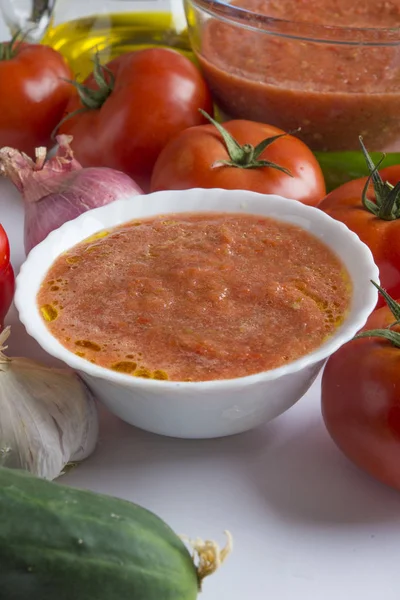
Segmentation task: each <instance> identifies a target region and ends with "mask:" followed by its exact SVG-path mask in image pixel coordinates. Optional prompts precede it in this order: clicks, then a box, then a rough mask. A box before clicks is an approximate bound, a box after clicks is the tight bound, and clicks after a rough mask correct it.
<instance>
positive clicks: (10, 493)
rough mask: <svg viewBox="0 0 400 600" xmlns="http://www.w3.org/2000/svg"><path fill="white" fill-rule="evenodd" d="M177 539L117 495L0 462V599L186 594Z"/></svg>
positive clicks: (184, 555)
mask: <svg viewBox="0 0 400 600" xmlns="http://www.w3.org/2000/svg"><path fill="white" fill-rule="evenodd" d="M197 594H198V580H197V573H196V569H195V566H194V563H193V561H192V558H191V556H190V554H189V552H188V550H187V549H186V547H185V545H184V544H183V543H182V542H181V540H180V539H179V538H178V537H177V536H176V535H175V533H174V532H173V531H172V530H171V529H170V528H169V527H168V526H167V525H166V524H165V523H164V522H163V521H162V520H161V519H159V518H158V517H157V516H156V515H154V514H152V513H150V512H149V511H147V510H145V509H144V508H141V507H139V506H137V505H135V504H131V503H129V502H126V501H124V500H118V499H116V498H111V497H108V496H104V495H101V494H95V493H93V492H89V491H84V490H77V489H73V488H69V487H66V486H62V485H59V484H56V483H51V482H49V481H45V480H43V479H38V478H36V477H33V476H31V475H29V474H27V473H25V472H23V471H17V470H15V471H14V470H11V469H6V468H0V600H194V599H195V598H197Z"/></svg>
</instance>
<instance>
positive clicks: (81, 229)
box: [15, 189, 378, 438]
mask: <svg viewBox="0 0 400 600" xmlns="http://www.w3.org/2000/svg"><path fill="white" fill-rule="evenodd" d="M187 211H203V212H204V211H224V212H243V213H252V214H259V215H268V216H270V217H274V218H276V219H279V220H281V221H286V222H289V223H294V224H296V225H298V226H300V227H302V228H304V229H306V230H307V231H309V232H311V233H313V234H314V235H316V236H317V237H318V238H320V239H321V240H322V241H323V242H325V244H327V245H328V246H329V247H330V248H332V249H333V250H334V251H335V252H336V254H337V255H338V256H339V257H340V258H341V260H342V261H343V263H344V264H345V265H346V267H347V269H348V271H349V273H350V276H351V279H352V282H353V286H354V291H353V298H352V303H351V309H350V311H349V315H348V317H347V319H346V320H345V322H344V323H343V325H342V326H341V327H340V328H339V329H338V330H337V331H336V332H335V334H334V335H333V336H332V337H331V338H330V339H329V340H328V341H327V342H326V343H324V344H323V345H322V346H320V347H319V348H318V349H317V350H315V352H311V353H310V354H307V355H306V356H303V357H302V358H300V359H298V360H296V361H294V362H292V363H290V364H286V365H285V366H283V367H280V368H278V369H273V370H271V371H265V372H262V373H258V374H256V375H250V376H248V377H241V378H237V379H230V380H222V381H206V382H193V383H184V382H182V383H181V382H174V381H154V380H150V379H140V378H135V377H132V376H129V375H123V374H120V373H116V372H114V371H111V370H108V369H105V368H103V367H99V366H96V365H94V364H92V363H90V362H88V361H86V360H84V359H83V358H79V357H78V356H76V355H75V354H73V353H72V352H69V351H68V350H67V349H66V348H64V347H63V346H62V345H61V344H60V343H59V342H58V341H57V340H56V339H55V338H54V337H53V336H52V335H51V333H50V332H49V331H48V329H47V327H46V325H45V323H44V322H43V320H42V318H41V316H40V313H39V311H38V308H37V305H36V294H37V292H38V289H39V287H40V284H41V282H42V280H43V278H44V276H45V274H46V272H47V270H48V269H49V267H50V265H51V264H52V263H53V261H54V260H55V259H56V258H57V257H58V256H59V254H61V253H62V252H64V251H65V250H68V249H69V248H71V246H74V245H75V244H77V243H78V242H80V241H82V240H84V239H85V238H87V237H89V236H90V235H92V234H94V233H95V232H97V231H99V230H101V229H104V228H109V227H112V226H115V225H119V224H121V223H125V222H127V221H130V220H132V219H137V218H141V217H146V216H152V215H158V214H167V213H172V212H187ZM371 279H373V280H374V281H378V269H377V267H376V266H375V264H374V262H373V258H372V254H371V252H370V251H369V249H368V248H367V246H365V245H364V244H363V243H362V242H361V241H360V240H359V238H358V237H357V236H356V235H355V234H354V233H352V232H351V231H350V230H349V229H348V228H347V227H346V226H345V225H343V224H341V223H339V222H337V221H334V220H333V219H332V218H331V217H329V216H327V215H326V214H324V213H323V212H321V211H320V210H318V209H316V208H310V207H308V206H305V205H303V204H301V203H300V202H296V201H294V200H286V199H284V198H281V197H278V196H265V195H262V194H256V193H253V192H247V191H241V190H237V191H227V190H219V189H213V190H201V189H193V190H189V191H179V192H175V191H174V192H157V193H154V194H149V195H147V196H135V197H134V198H132V199H131V200H122V201H118V202H114V203H113V204H109V205H108V206H103V207H101V208H98V209H95V210H91V211H89V212H87V213H85V214H83V215H81V216H80V217H78V218H77V219H75V220H73V221H70V222H68V223H65V224H64V225H63V226H62V227H60V228H59V229H57V230H56V231H53V232H52V233H51V234H50V235H49V236H48V237H47V238H46V239H45V240H44V241H43V242H42V243H41V244H39V245H38V246H36V248H34V249H33V250H32V251H31V253H30V254H29V256H28V258H27V260H26V262H25V263H24V264H23V265H22V267H21V271H20V273H19V275H18V278H17V291H16V295H15V304H16V306H17V309H18V311H19V316H20V319H21V321H22V323H23V324H24V326H25V328H26V330H27V332H28V333H29V334H30V335H31V336H32V337H33V338H35V339H36V340H37V342H38V343H39V344H40V345H41V346H42V347H43V348H44V349H45V350H46V351H47V352H48V353H49V354H51V355H53V356H55V357H56V358H58V359H61V360H62V361H64V363H66V364H67V365H69V366H70V367H72V368H73V369H75V370H76V371H78V372H79V373H80V374H81V376H82V378H83V379H84V380H85V381H86V382H87V384H88V385H89V386H90V388H91V389H92V390H93V392H94V393H95V394H96V395H97V397H98V398H99V399H100V400H101V401H102V402H103V403H104V404H105V405H106V406H107V407H108V408H109V410H111V411H112V412H113V413H115V414H116V415H118V416H119V417H120V418H121V419H123V420H124V421H127V422H128V423H131V424H133V425H136V426H138V427H141V428H142V429H146V430H148V431H152V432H155V433H159V434H163V435H168V436H174V437H183V438H211V437H219V436H226V435H231V434H234V433H239V432H242V431H246V430H248V429H251V428H253V427H255V426H257V425H259V424H261V423H264V422H266V421H269V420H271V419H273V418H274V417H276V416H277V415H279V414H281V413H283V412H284V411H285V410H287V409H288V408H289V407H291V406H292V405H293V404H294V403H295V402H297V400H299V398H301V396H302V395H303V394H304V393H305V392H306V391H307V390H308V388H309V387H310V385H311V384H312V382H313V381H314V379H315V377H316V376H317V374H318V372H319V371H320V369H321V367H322V365H323V364H324V361H325V360H326V359H327V357H328V356H329V355H330V354H332V353H333V352H335V350H337V349H338V348H339V347H340V346H341V345H342V344H344V343H345V342H347V341H348V340H350V339H351V338H352V337H353V336H354V335H355V333H356V332H357V331H358V330H359V329H360V328H361V327H362V326H363V325H364V324H365V321H366V319H367V317H368V315H369V314H370V313H371V311H372V310H373V308H374V307H375V304H376V301H377V291H376V289H375V287H374V286H373V285H372V284H371V283H370V280H371Z"/></svg>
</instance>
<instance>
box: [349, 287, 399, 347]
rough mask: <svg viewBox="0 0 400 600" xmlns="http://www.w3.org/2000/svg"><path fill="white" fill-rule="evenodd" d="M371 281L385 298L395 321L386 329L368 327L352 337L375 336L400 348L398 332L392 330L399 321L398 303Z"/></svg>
mask: <svg viewBox="0 0 400 600" xmlns="http://www.w3.org/2000/svg"><path fill="white" fill-rule="evenodd" d="M371 283H372V284H373V285H374V286H375V287H376V288H377V290H378V291H379V293H380V294H381V296H383V298H384V299H385V302H386V304H387V306H388V307H389V309H390V312H391V313H392V315H393V316H394V318H395V321H394V322H393V323H391V324H390V325H388V327H386V329H370V330H369V331H362V332H361V333H358V334H357V335H356V336H355V337H354V339H360V338H373V337H377V338H381V339H384V340H387V341H388V342H390V343H391V344H393V346H395V347H396V348H400V333H399V332H397V331H393V329H392V328H393V327H394V326H395V325H398V324H399V323H400V304H399V303H398V302H396V301H395V300H394V299H393V298H392V297H391V296H390V294H388V293H387V291H386V290H384V289H383V288H381V286H380V285H378V284H377V283H375V281H371Z"/></svg>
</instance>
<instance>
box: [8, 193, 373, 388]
mask: <svg viewBox="0 0 400 600" xmlns="http://www.w3.org/2000/svg"><path fill="white" fill-rule="evenodd" d="M215 192H217V193H218V195H219V196H220V195H221V194H222V195H224V194H229V196H230V197H232V195H233V196H238V198H240V197H242V200H241V203H242V205H243V212H244V214H256V215H257V214H260V213H259V212H255V211H252V210H251V207H248V206H247V202H249V201H251V198H254V200H256V199H259V198H260V197H261V198H263V201H265V199H266V198H268V199H269V200H270V201H272V203H277V202H279V208H281V207H282V214H287V213H288V212H290V213H291V214H293V213H294V214H295V215H296V216H299V217H300V218H301V217H303V218H308V219H309V220H310V221H312V222H313V224H318V223H325V224H328V227H330V228H331V229H332V228H333V229H335V230H336V231H337V232H338V233H340V234H341V235H342V236H343V235H346V236H347V237H348V240H349V241H351V244H352V247H353V248H354V249H355V251H356V252H358V259H359V262H360V269H364V271H366V272H367V274H366V276H368V280H371V279H372V280H374V281H375V282H377V283H379V271H378V267H377V266H376V264H375V262H374V259H373V256H372V253H371V251H370V249H369V248H368V246H366V245H365V244H364V243H363V242H361V240H360V239H359V237H358V236H357V235H356V234H355V233H353V232H352V231H351V230H350V229H349V228H348V227H347V226H346V225H344V224H343V223H341V222H339V221H336V220H334V219H333V218H332V217H330V216H329V215H327V214H326V213H324V212H323V211H322V210H320V209H318V208H315V207H311V206H307V205H305V204H303V203H301V202H299V201H296V200H290V199H287V198H283V197H281V196H278V195H275V194H259V193H257V192H251V191H247V190H222V189H219V188H214V189H206V190H205V189H202V188H192V189H190V190H179V191H168V192H165V191H160V192H153V193H151V194H147V195H146V200H148V199H149V198H150V201H151V198H152V197H156V196H160V195H161V196H163V195H166V194H174V195H175V194H177V195H184V196H185V197H187V194H193V195H194V194H197V195H199V194H204V193H207V195H209V194H213V193H215ZM140 197H141V195H140V196H137V195H132V197H128V198H125V199H121V200H117V201H115V202H112V203H110V204H107V205H105V206H101V207H99V208H95V209H92V210H90V211H87V212H85V213H82V214H81V215H80V216H78V217H76V218H75V219H73V220H71V221H67V222H66V223H64V224H63V225H62V226H61V227H59V228H58V229H55V230H54V231H52V232H51V233H50V234H49V235H48V236H47V237H46V239H45V240H43V241H42V242H41V243H40V244H38V245H37V246H35V247H34V248H33V249H32V250H31V252H30V253H29V255H28V256H27V258H26V260H25V262H24V263H23V264H22V265H21V268H20V271H19V273H18V275H17V277H16V291H15V296H14V303H15V306H16V308H17V311H18V314H19V319H20V322H21V323H22V324H23V326H24V327H25V329H26V331H27V333H28V334H29V335H30V336H31V337H32V338H33V339H35V340H36V342H37V343H38V344H39V345H40V346H41V347H42V348H43V350H45V351H46V353H47V354H49V355H50V356H52V357H54V358H57V359H58V360H60V361H62V362H63V363H64V364H65V365H67V366H68V367H70V368H72V369H73V370H75V371H78V372H82V373H84V374H85V375H88V376H91V377H94V378H97V379H103V380H107V381H109V382H113V383H116V384H120V385H123V386H128V387H140V388H143V389H148V390H152V389H153V390H155V389H163V388H165V389H169V390H171V389H173V388H175V389H178V388H181V389H183V390H187V391H191V392H193V391H195V390H207V389H212V390H214V389H217V388H220V389H221V390H223V389H224V390H228V389H235V388H237V387H238V386H240V385H246V386H247V385H256V384H258V383H265V382H268V381H274V380H277V379H279V378H281V377H283V376H285V375H289V374H294V373H297V372H299V371H302V370H303V369H305V368H307V367H310V366H312V365H315V364H316V363H318V362H320V361H324V360H326V359H327V358H328V357H329V356H330V355H332V354H333V353H334V352H336V350H338V349H339V348H340V347H341V346H342V345H343V344H344V343H346V342H347V341H350V340H351V339H352V338H353V337H354V335H355V334H356V333H357V332H358V331H359V330H360V329H361V328H362V327H363V326H364V325H365V322H366V321H367V318H368V316H369V315H370V314H371V312H372V311H373V309H374V308H375V306H376V302H377V299H378V291H377V289H376V288H375V286H373V285H372V284H371V286H370V287H369V288H368V290H366V293H365V295H364V296H363V301H364V304H363V307H362V308H361V309H360V310H359V311H358V312H357V314H356V315H355V316H354V318H353V319H351V320H350V321H349V320H348V319H345V320H344V322H343V324H342V325H341V326H340V327H339V328H338V329H337V330H336V331H335V332H334V333H333V334H332V336H331V337H330V338H329V339H328V340H327V341H326V342H324V343H323V344H321V345H320V346H318V348H316V349H315V350H314V351H313V352H310V353H308V354H305V355H304V356H301V357H299V358H298V359H296V360H295V361H292V362H290V363H288V364H285V365H282V366H280V367H277V368H275V369H270V370H268V371H261V372H258V373H254V374H251V375H246V376H243V377H235V378H232V379H215V380H207V381H190V382H189V381H188V382H185V381H172V380H155V379H146V378H140V377H133V376H132V375H126V374H123V373H118V372H117V371H113V370H111V369H107V368H106V367H101V366H99V365H95V364H93V363H90V362H89V361H88V360H85V359H84V358H81V357H79V356H77V355H75V354H74V353H73V352H71V351H70V350H68V349H67V348H65V347H64V346H63V345H62V344H61V342H59V341H58V340H57V338H56V337H54V336H53V335H52V334H51V333H50V331H49V330H48V329H47V328H46V326H45V324H44V323H43V321H42V317H41V316H40V313H39V309H38V307H37V305H36V302H35V301H36V294H37V291H36V292H35V295H34V297H32V293H30V289H31V285H30V284H29V280H28V276H27V275H28V273H32V272H33V273H34V274H35V273H37V269H35V264H37V263H38V262H40V261H41V257H43V256H46V255H49V254H51V253H48V252H47V250H46V249H47V248H48V247H50V246H52V245H53V242H54V241H55V240H56V239H57V238H59V236H60V235H62V236H63V237H65V236H66V235H68V232H70V231H73V230H74V229H75V227H77V226H78V227H79V224H80V223H83V221H84V220H85V219H88V218H91V217H92V216H93V217H96V216H97V217H98V218H100V220H101V221H102V222H103V223H102V226H101V227H99V228H98V229H97V230H96V231H97V232H99V231H102V230H103V229H107V226H105V225H104V222H107V221H108V218H107V215H110V217H109V218H111V220H112V216H111V215H112V212H114V213H116V212H118V211H116V210H115V209H116V207H117V208H121V211H122V212H123V213H125V215H126V216H124V217H123V219H122V220H120V221H119V223H117V224H113V225H110V226H109V227H110V228H114V227H118V226H120V225H123V224H124V223H129V222H130V221H132V220H134V219H135V218H137V217H135V216H134V208H135V203H134V200H135V198H136V199H137V198H140ZM170 203H172V204H173V199H171V200H170ZM285 209H290V211H289V210H285ZM184 212H185V211H182V210H177V209H173V207H172V208H171V206H169V207H168V209H167V210H166V211H165V212H162V213H160V212H158V213H156V214H162V215H164V214H165V215H168V214H173V213H184ZM186 212H191V213H194V212H208V213H212V212H228V213H229V211H224V210H209V209H205V210H204V211H202V210H196V211H193V210H192V211H186ZM230 212H232V211H230ZM237 212H239V211H237ZM130 213H132V214H130ZM151 216H156V215H155V214H154V215H151V214H150V215H149V216H148V217H146V216H142V217H140V218H151ZM263 216H268V215H267V214H265V215H263ZM271 218H275V219H276V220H279V217H276V216H275V215H274V216H273V217H271ZM288 222H290V220H289V221H288ZM96 231H93V232H92V233H91V234H89V235H94V234H95V233H96ZM311 234H313V233H312V232H311ZM313 235H315V234H313ZM87 237H88V235H87V234H85V235H83V236H82V237H81V239H80V240H79V241H75V242H74V243H72V244H71V245H69V246H68V248H66V249H64V250H63V252H65V251H66V250H67V249H70V248H72V247H73V246H75V245H76V244H79V243H80V242H81V241H83V240H84V239H86V238H87ZM326 245H327V246H328V247H330V248H331V249H333V248H332V246H330V245H329V244H328V243H326ZM59 254H60V253H59ZM59 254H58V255H57V256H56V257H55V258H52V260H51V262H49V263H48V266H47V268H46V271H47V270H48V269H49V268H50V266H51V265H52V264H53V263H54V261H55V260H56V259H57V258H58V256H59ZM342 262H343V263H344V264H345V265H346V263H345V261H344V260H343V259H342ZM37 280H38V285H37V288H36V289H38V287H39V286H40V283H41V282H42V281H43V275H42V276H40V277H37ZM35 283H36V282H35ZM27 299H28V300H27ZM32 302H34V303H35V304H34V307H32ZM33 308H34V309H35V311H36V316H37V317H38V319H39V322H40V323H42V324H44V328H42V331H43V334H42V331H40V330H38V328H37V327H36V326H35V324H34V323H33V322H32V321H31V319H30V316H29V312H30V310H31V309H33ZM44 332H46V333H44ZM341 332H342V333H341ZM344 333H345V334H344Z"/></svg>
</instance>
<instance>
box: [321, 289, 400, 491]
mask: <svg viewBox="0 0 400 600" xmlns="http://www.w3.org/2000/svg"><path fill="white" fill-rule="evenodd" d="M375 285H376V284H375ZM376 287H378V289H379V290H380V293H381V296H382V298H383V299H384V300H385V301H386V303H387V304H386V306H384V307H382V308H379V309H377V310H375V311H374V312H373V313H372V314H371V315H370V317H369V319H368V321H367V323H366V325H365V327H364V328H363V330H362V331H361V332H360V333H359V334H358V335H357V336H356V338H355V339H354V340H352V341H350V342H348V343H347V344H345V345H344V346H342V347H341V348H340V349H339V350H338V351H337V352H335V354H333V355H332V356H331V357H330V358H329V360H328V362H327V364H326V367H325V370H324V373H323V376H322V388H321V403H322V416H323V419H324V422H325V425H326V428H327V430H328V432H329V434H330V436H331V438H332V439H333V441H334V442H335V443H336V444H337V446H338V447H339V448H340V450H342V452H343V453H344V454H345V455H346V456H347V458H349V459H350V460H351V461H352V462H353V463H355V464H356V465H357V466H358V467H360V468H361V469H363V470H364V471H366V472H367V473H369V474H370V475H372V476H373V477H375V478H376V479H378V480H379V481H381V482H383V483H385V484H387V485H389V486H391V487H394V488H396V489H398V490H400V304H399V303H398V302H395V301H394V300H393V298H392V297H391V296H390V295H389V294H387V293H386V292H385V291H384V290H383V289H382V288H380V287H379V286H377V285H376Z"/></svg>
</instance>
